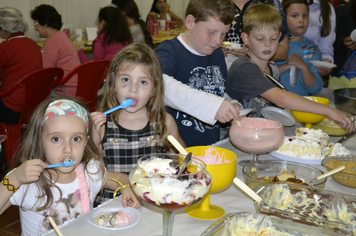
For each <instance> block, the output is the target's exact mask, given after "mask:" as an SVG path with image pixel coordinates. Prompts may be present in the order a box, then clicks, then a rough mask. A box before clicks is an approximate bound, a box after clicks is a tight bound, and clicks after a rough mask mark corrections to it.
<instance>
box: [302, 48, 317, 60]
mask: <svg viewBox="0 0 356 236" xmlns="http://www.w3.org/2000/svg"><path fill="white" fill-rule="evenodd" d="M316 50H317V47H316V46H315V45H302V47H301V49H300V53H301V57H302V58H303V59H309V60H310V59H311V58H312V57H313V56H314V54H315V52H316ZM302 54H303V55H302Z"/></svg>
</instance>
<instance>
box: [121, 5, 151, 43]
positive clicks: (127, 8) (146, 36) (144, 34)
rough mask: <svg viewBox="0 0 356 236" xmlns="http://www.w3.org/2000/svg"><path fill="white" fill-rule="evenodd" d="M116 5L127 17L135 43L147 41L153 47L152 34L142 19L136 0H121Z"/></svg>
mask: <svg viewBox="0 0 356 236" xmlns="http://www.w3.org/2000/svg"><path fill="white" fill-rule="evenodd" d="M116 5H117V7H118V8H120V10H121V11H122V14H123V15H124V17H126V20H127V24H128V25H129V28H130V31H131V34H132V38H133V41H134V43H145V44H147V45H148V46H150V47H151V48H153V42H152V37H151V34H150V32H149V31H148V30H147V27H146V23H145V22H144V21H143V20H142V19H141V16H140V13H139V10H138V7H137V4H136V3H135V1H134V0H119V1H117V4H116Z"/></svg>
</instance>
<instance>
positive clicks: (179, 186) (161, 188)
mask: <svg viewBox="0 0 356 236" xmlns="http://www.w3.org/2000/svg"><path fill="white" fill-rule="evenodd" d="M171 162H172V160H171V159H161V158H154V159H152V160H150V161H146V162H143V163H141V165H140V166H141V167H142V168H137V169H136V170H135V172H134V173H133V176H132V177H131V183H132V186H133V188H134V190H135V193H136V194H137V195H138V196H139V197H141V198H143V199H145V200H146V201H147V202H149V203H150V202H154V203H155V204H156V205H157V206H160V205H167V204H171V205H184V206H189V205H190V204H192V203H193V202H195V201H196V200H197V199H199V198H203V197H204V196H205V194H206V193H207V192H208V191H209V189H210V186H211V177H210V176H207V175H205V174H203V173H197V174H196V176H195V178H192V179H185V178H179V179H178V178H170V177H171V176H174V175H176V174H177V172H178V170H177V168H174V167H172V166H171V165H170V163H171ZM198 171H200V170H199V169H197V170H196V172H198ZM166 175H167V176H168V177H167V178H166V177H165V176H166Z"/></svg>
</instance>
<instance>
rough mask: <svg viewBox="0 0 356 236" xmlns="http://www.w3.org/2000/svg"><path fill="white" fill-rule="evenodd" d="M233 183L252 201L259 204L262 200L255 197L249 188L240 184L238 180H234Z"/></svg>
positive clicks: (255, 194) (242, 183)
mask: <svg viewBox="0 0 356 236" xmlns="http://www.w3.org/2000/svg"><path fill="white" fill-rule="evenodd" d="M234 183H235V184H236V185H237V187H238V188H239V189H240V190H242V191H243V192H244V193H245V194H247V196H249V197H250V198H251V199H252V200H254V201H256V202H261V201H262V198H261V197H260V196H258V195H257V193H255V192H254V191H253V190H252V189H250V187H248V186H247V185H246V184H245V183H244V182H242V181H241V180H240V179H239V178H236V177H235V178H234Z"/></svg>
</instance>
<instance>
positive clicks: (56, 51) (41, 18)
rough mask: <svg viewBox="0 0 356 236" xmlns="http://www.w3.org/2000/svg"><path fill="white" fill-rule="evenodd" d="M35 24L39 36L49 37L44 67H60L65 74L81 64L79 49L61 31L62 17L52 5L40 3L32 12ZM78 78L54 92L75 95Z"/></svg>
mask: <svg viewBox="0 0 356 236" xmlns="http://www.w3.org/2000/svg"><path fill="white" fill-rule="evenodd" d="M31 18H32V20H34V26H35V29H36V31H37V32H38V33H39V36H40V37H42V38H47V39H46V41H45V42H44V44H43V53H42V60H43V67H44V68H47V67H59V68H62V69H63V72H64V76H66V75H67V74H68V73H69V72H70V71H71V70H73V69H74V68H75V67H77V66H79V65H80V60H79V57H78V53H77V50H76V49H75V46H74V44H73V42H72V41H71V40H70V39H69V37H68V36H67V35H65V34H64V33H63V32H62V31H60V29H61V27H62V17H61V15H60V14H59V13H58V12H57V10H56V9H55V8H54V7H52V6H50V5H45V4H42V5H39V6H37V7H35V9H34V10H33V11H32V12H31ZM77 85H78V78H77V77H76V76H74V77H73V78H72V79H70V80H69V81H68V82H67V83H66V84H64V85H63V86H56V87H54V89H53V92H54V93H55V94H56V95H59V96H75V94H76V91H77Z"/></svg>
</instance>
